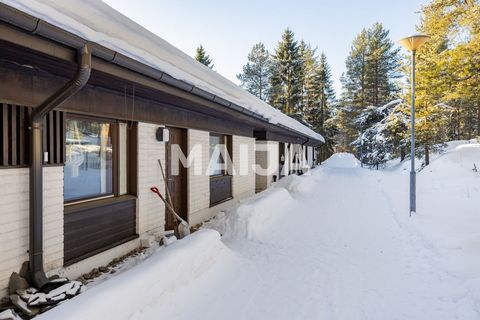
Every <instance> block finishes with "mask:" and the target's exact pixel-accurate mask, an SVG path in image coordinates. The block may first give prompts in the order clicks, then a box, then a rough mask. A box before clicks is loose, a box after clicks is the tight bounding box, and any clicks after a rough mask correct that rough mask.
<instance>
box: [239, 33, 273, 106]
mask: <svg viewBox="0 0 480 320" xmlns="http://www.w3.org/2000/svg"><path fill="white" fill-rule="evenodd" d="M271 71H272V63H271V60H270V54H269V53H268V51H267V49H265V45H264V44H263V43H261V42H259V43H257V44H255V45H254V46H253V48H252V51H251V52H250V53H249V54H248V62H247V64H246V65H244V66H243V73H241V74H238V75H237V78H238V79H239V80H240V81H241V85H242V87H244V88H245V89H246V90H247V91H248V92H250V93H251V94H253V95H255V96H257V97H258V98H260V99H262V100H267V99H268V93H269V90H270V74H271Z"/></svg>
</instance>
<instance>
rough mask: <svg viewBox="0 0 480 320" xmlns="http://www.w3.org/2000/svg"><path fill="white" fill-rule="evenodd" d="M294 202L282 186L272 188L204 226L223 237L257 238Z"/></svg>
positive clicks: (229, 238)
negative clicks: (216, 231)
mask: <svg viewBox="0 0 480 320" xmlns="http://www.w3.org/2000/svg"><path fill="white" fill-rule="evenodd" d="M293 202H294V200H293V198H292V197H291V196H290V194H289V193H288V191H287V190H286V189H284V188H272V189H269V190H266V191H264V192H261V193H259V194H257V195H256V196H254V197H252V198H251V199H249V200H247V201H245V202H243V203H241V204H239V205H238V206H237V207H235V208H232V209H231V210H228V211H227V212H226V213H222V214H220V215H217V217H216V218H215V219H214V220H213V221H212V222H210V223H207V224H206V225H205V227H207V228H213V229H215V230H218V231H219V232H220V233H221V234H222V235H223V239H226V240H232V239H249V240H258V239H259V238H261V237H262V236H263V235H264V233H265V230H267V229H268V227H269V226H270V225H271V224H272V223H273V222H274V221H275V220H276V219H278V217H279V216H280V215H281V212H283V211H284V209H285V208H286V207H288V206H289V205H291V204H292V203H293Z"/></svg>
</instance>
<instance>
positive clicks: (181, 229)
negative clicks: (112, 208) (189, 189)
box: [150, 159, 190, 239]
mask: <svg viewBox="0 0 480 320" xmlns="http://www.w3.org/2000/svg"><path fill="white" fill-rule="evenodd" d="M158 164H159V166H160V171H161V173H162V178H163V183H164V185H165V193H166V196H167V199H168V201H167V199H165V197H164V196H162V194H161V193H160V190H158V188H157V187H151V188H150V190H151V191H152V192H153V193H156V194H157V195H158V197H159V198H160V199H162V201H163V203H165V206H166V207H167V209H168V211H170V213H171V214H172V215H173V223H174V225H175V228H174V231H175V236H177V237H178V238H179V239H182V238H184V237H185V236H187V235H189V234H190V226H189V225H188V223H187V222H186V221H185V220H183V219H182V218H181V217H180V216H179V215H178V214H177V212H175V209H173V202H172V198H171V197H170V190H169V189H168V185H167V179H166V178H165V172H164V171H163V166H162V162H161V161H160V159H159V160H158ZM177 220H178V221H180V223H178V224H177Z"/></svg>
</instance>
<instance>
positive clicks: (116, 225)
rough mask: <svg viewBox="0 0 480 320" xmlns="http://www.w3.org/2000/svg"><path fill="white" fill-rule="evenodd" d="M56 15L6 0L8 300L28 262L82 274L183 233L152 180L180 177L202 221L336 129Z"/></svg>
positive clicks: (291, 168) (2, 13)
mask: <svg viewBox="0 0 480 320" xmlns="http://www.w3.org/2000/svg"><path fill="white" fill-rule="evenodd" d="M62 5H64V4H62V3H59V4H58V6H62ZM85 5H88V4H85ZM99 5H101V6H105V8H103V9H104V10H110V11H109V12H111V14H112V15H114V16H115V15H119V14H118V13H116V12H114V10H113V9H111V8H109V7H108V6H106V5H105V4H99ZM57 9H58V8H57ZM63 9H64V10H67V9H68V8H63ZM94 9H95V8H89V10H94ZM67 11H68V10H67ZM100 11H101V10H97V13H98V12H100ZM87 12H88V10H87ZM102 12H105V11H102ZM89 14H90V15H92V16H95V12H89ZM72 16H73V15H72ZM50 18H51V17H50ZM103 18H105V17H103ZM107 18H108V17H107ZM47 20H48V17H44V16H39V15H34V14H32V13H31V12H25V11H24V10H19V8H14V7H11V6H7V5H5V4H2V3H0V83H1V85H0V124H1V125H0V131H1V135H0V138H1V139H0V141H1V143H0V145H1V149H0V168H1V169H0V182H1V183H0V213H1V214H0V241H1V242H2V243H3V244H4V245H3V246H2V248H0V250H1V253H0V296H5V295H6V294H7V288H8V281H9V277H10V275H11V273H12V272H18V271H19V270H20V268H21V266H22V264H23V263H24V262H26V261H29V266H30V272H31V273H32V274H33V278H35V277H36V275H35V273H36V272H38V274H41V273H42V272H45V273H46V274H47V276H50V275H53V274H60V275H66V276H68V277H70V278H76V277H78V276H80V275H81V274H82V273H85V272H88V271H89V270H91V269H92V268H94V267H98V266H101V265H105V264H107V263H108V262H110V261H111V260H112V259H114V258H116V257H119V256H122V255H124V254H126V253H127V252H129V251H131V250H133V249H135V248H137V247H139V246H140V245H141V242H142V240H143V239H148V238H155V239H157V240H158V239H159V238H160V237H162V235H163V234H164V232H165V231H168V230H172V229H173V227H174V225H173V223H174V222H173V220H172V218H171V215H170V214H168V211H167V210H166V208H165V205H164V203H163V202H162V201H161V200H160V199H159V198H158V197H157V196H156V195H155V194H154V193H152V191H151V190H150V188H151V187H157V188H158V189H159V190H160V192H161V194H164V195H165V194H166V191H165V186H168V189H169V190H170V192H171V195H172V202H173V204H174V209H175V211H176V212H177V213H178V214H179V215H180V216H181V217H182V218H183V219H184V220H186V221H188V223H189V224H190V225H192V226H193V225H196V224H198V223H201V222H203V221H205V220H207V219H210V218H211V217H213V216H214V215H215V214H216V213H218V212H219V211H221V210H223V209H225V208H227V207H230V206H232V205H234V204H235V203H236V202H237V201H239V200H241V199H243V198H246V197H249V196H251V195H253V194H254V193H255V192H259V191H261V190H264V189H266V188H267V187H268V186H269V185H270V184H271V183H273V182H274V181H276V180H278V179H280V178H282V177H283V176H285V175H288V174H292V173H301V171H302V169H301V168H304V167H307V166H306V164H309V165H310V166H312V165H313V164H314V163H315V159H314V154H315V151H314V150H315V147H317V146H319V145H320V144H321V143H322V142H323V141H322V138H321V136H319V135H317V134H315V133H313V132H310V131H311V130H310V131H309V129H308V130H307V129H303V128H302V125H301V124H299V123H296V122H295V123H293V122H291V121H295V120H292V119H291V120H285V121H283V120H282V121H283V124H282V123H275V122H272V121H269V120H268V119H266V118H265V117H264V116H262V115H261V114H256V113H255V112H252V111H251V110H248V109H246V108H244V107H241V106H239V105H237V104H236V102H238V96H234V95H231V96H232V100H235V101H236V102H235V103H234V102H232V101H229V97H230V96H229V93H228V91H226V94H225V95H223V97H220V96H219V95H217V94H216V93H214V91H213V90H209V89H210V88H208V87H204V88H200V87H198V86H195V85H193V84H191V83H190V82H189V81H187V80H181V79H177V78H175V77H173V76H171V75H170V74H168V73H167V72H165V71H164V70H162V65H159V67H158V68H155V67H154V66H152V65H151V64H150V63H144V62H143V61H142V59H135V58H133V57H132V56H129V55H125V54H123V53H121V52H120V51H115V50H113V49H112V48H109V47H105V46H103V45H101V44H100V43H99V42H95V41H92V39H86V38H88V37H80V36H79V35H78V34H76V33H75V32H73V31H72V30H73V29H72V28H73V26H75V25H74V24H72V28H66V27H65V24H59V25H56V24H55V23H52V21H50V20H49V21H47ZM116 20H118V19H116ZM65 21H67V20H65ZM128 23H133V22H131V21H130V22H128ZM129 27H131V28H133V27H135V28H141V27H140V26H138V25H134V26H129ZM142 30H143V29H142ZM145 32H146V31H145ZM149 37H152V35H149ZM160 40H161V39H157V38H155V39H152V40H151V41H160ZM162 41H163V40H162ZM100 42H101V41H100ZM170 49H171V50H174V49H175V48H173V47H172V48H170ZM175 50H177V49H175ZM179 55H180V53H179ZM182 59H183V60H185V61H186V62H185V63H187V62H188V63H189V64H192V65H194V66H195V67H194V68H199V70H201V71H202V72H205V74H206V76H212V77H213V76H214V77H220V76H219V75H218V74H216V75H211V74H210V73H214V71H211V70H204V69H202V68H203V66H197V63H196V62H194V61H193V60H192V59H190V58H187V57H183V56H182ZM189 59H190V60H192V61H190V60H189ZM192 68H193V67H192ZM195 70H196V69H195ZM196 77H197V78H201V77H200V76H198V75H196ZM200 80H202V79H200ZM225 81H226V80H225ZM75 86H76V87H75ZM72 88H74V89H72ZM232 90H233V89H232ZM235 90H241V89H235ZM246 97H247V98H245V99H247V100H249V101H246V102H248V103H258V104H259V105H260V104H261V103H263V102H259V101H256V98H254V97H248V96H246ZM257 100H258V99H257ZM252 101H253V102H252ZM262 108H265V106H264V105H262ZM42 111H45V114H44V115H42ZM271 112H273V111H271ZM39 114H40V115H42V116H41V117H40V116H39ZM275 115H276V113H275ZM278 117H280V116H278ZM35 119H37V120H38V119H40V122H39V126H37V122H35V121H36V120H35ZM280 119H284V118H280ZM285 123H286V124H287V125H285ZM289 123H292V125H291V126H289V125H288V124H289ZM36 129H38V130H40V131H39V132H40V135H39V136H35V135H34V134H33V133H32V132H33V131H35V130H36ZM264 146H267V148H266V149H265V148H264ZM217 153H219V155H217ZM38 155H40V156H38ZM212 159H213V160H212ZM293 159H294V160H293ZM290 160H292V161H290ZM159 161H160V162H161V163H162V166H163V167H164V171H165V173H166V177H165V179H166V182H165V181H164V179H163V175H162V170H161V167H160V165H159ZM255 165H257V166H260V167H262V168H266V167H269V166H273V167H274V170H273V171H271V172H268V174H265V175H259V174H256V172H255V170H254V167H255ZM173 172H175V173H173ZM302 172H303V171H302ZM40 278H41V276H40ZM40 278H39V279H40ZM38 281H40V282H41V280H38ZM34 282H35V280H34ZM34 284H35V283H34Z"/></svg>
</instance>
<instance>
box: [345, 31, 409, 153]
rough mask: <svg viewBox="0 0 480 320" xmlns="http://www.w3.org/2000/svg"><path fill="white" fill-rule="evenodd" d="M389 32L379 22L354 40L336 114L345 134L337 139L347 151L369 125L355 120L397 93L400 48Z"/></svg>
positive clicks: (350, 149) (346, 63)
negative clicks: (363, 124) (394, 42)
mask: <svg viewBox="0 0 480 320" xmlns="http://www.w3.org/2000/svg"><path fill="white" fill-rule="evenodd" d="M388 34H389V32H388V30H385V29H384V28H383V26H382V25H381V24H380V23H376V24H374V25H373V26H372V27H371V28H369V29H368V30H367V29H363V30H362V31H361V32H360V33H359V34H358V35H357V37H356V38H355V39H354V40H353V43H352V47H351V50H350V54H349V56H348V57H347V59H346V61H345V65H346V69H347V71H346V73H345V74H344V75H342V78H341V81H342V85H343V92H342V96H341V101H340V107H339V112H338V113H337V122H338V124H339V129H340V130H341V131H342V134H341V135H339V136H337V139H338V142H339V144H340V145H341V146H342V148H343V149H345V150H347V151H355V150H352V148H351V142H352V141H354V140H355V139H357V138H358V136H359V135H361V134H362V133H363V132H364V130H366V129H368V128H369V126H368V125H367V126H363V127H362V126H359V123H360V122H358V121H355V119H357V118H358V117H359V115H361V114H362V112H364V111H365V109H366V108H368V107H369V106H375V107H378V106H381V105H383V104H385V103H387V102H389V101H391V100H392V99H394V98H396V97H397V96H398V88H397V85H396V79H397V78H398V77H399V75H400V74H399V71H400V58H399V49H398V48H396V47H395V46H394V44H393V42H392V41H391V40H390V39H389V38H388ZM357 151H358V150H357Z"/></svg>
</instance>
